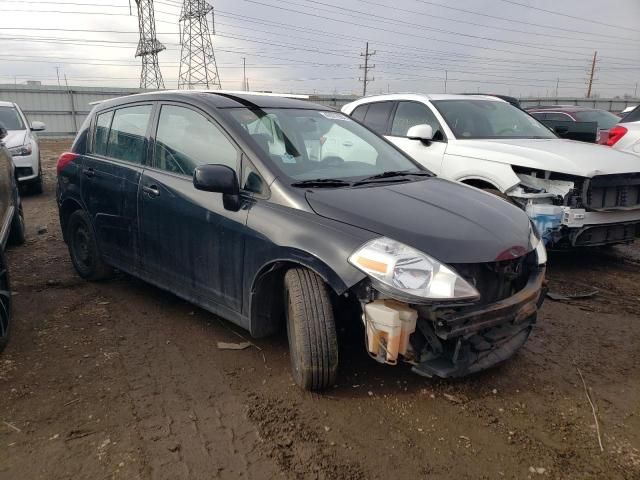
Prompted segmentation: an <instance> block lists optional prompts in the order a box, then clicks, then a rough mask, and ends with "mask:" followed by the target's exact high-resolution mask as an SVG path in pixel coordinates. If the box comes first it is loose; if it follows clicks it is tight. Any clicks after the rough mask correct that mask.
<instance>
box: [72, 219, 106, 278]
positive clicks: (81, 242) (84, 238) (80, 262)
mask: <svg viewBox="0 0 640 480" xmlns="http://www.w3.org/2000/svg"><path fill="white" fill-rule="evenodd" d="M67 239H68V241H69V254H70V255H71V262H72V263H73V266H74V267H75V269H76V271H77V272H78V274H79V275H80V276H81V277H82V278H84V279H86V280H103V279H105V278H109V277H110V276H111V274H112V273H113V269H112V268H111V267H110V266H109V265H108V264H107V263H106V262H105V261H104V260H103V259H102V254H101V253H100V250H99V249H98V242H97V240H96V236H95V234H94V232H93V227H92V226H91V220H90V219H89V215H88V214H87V212H85V211H84V210H76V211H75V212H73V213H72V214H71V216H70V217H69V221H68V222H67Z"/></svg>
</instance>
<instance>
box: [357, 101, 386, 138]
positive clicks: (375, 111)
mask: <svg viewBox="0 0 640 480" xmlns="http://www.w3.org/2000/svg"><path fill="white" fill-rule="evenodd" d="M392 108H393V102H377V103H370V104H369V108H368V109H367V113H366V115H365V117H364V124H365V125H366V126H367V127H369V128H370V129H371V130H373V131H374V132H376V133H378V134H380V135H386V134H387V131H388V127H389V117H390V116H391V109H392Z"/></svg>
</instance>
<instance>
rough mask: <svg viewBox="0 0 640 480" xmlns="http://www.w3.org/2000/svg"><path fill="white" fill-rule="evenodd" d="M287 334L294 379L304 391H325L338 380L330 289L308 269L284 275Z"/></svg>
mask: <svg viewBox="0 0 640 480" xmlns="http://www.w3.org/2000/svg"><path fill="white" fill-rule="evenodd" d="M284 289H285V311H286V320H287V336H288V338H289V352H290V356H291V370H292V374H293V379H294V380H295V382H296V383H297V384H298V385H299V386H300V387H302V388H304V389H305V390H322V389H324V388H327V387H329V386H331V385H333V384H334V383H335V380H336V376H337V372H338V340H337V336H336V325H335V321H334V317H333V309H332V306H331V299H330V297H329V290H328V288H327V285H326V284H325V283H324V281H323V280H322V279H321V278H320V277H319V276H318V275H316V274H315V273H314V272H312V271H310V270H307V269H305V268H294V269H291V270H289V271H288V272H287V274H286V275H285V278H284Z"/></svg>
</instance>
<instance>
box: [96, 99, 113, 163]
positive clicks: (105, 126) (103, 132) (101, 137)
mask: <svg viewBox="0 0 640 480" xmlns="http://www.w3.org/2000/svg"><path fill="white" fill-rule="evenodd" d="M112 118H113V110H112V111H110V112H104V113H100V114H99V115H98V116H97V117H96V128H95V136H94V140H93V148H92V149H91V150H92V152H93V153H95V154H97V155H106V154H107V140H108V139H109V129H110V128H111V119H112Z"/></svg>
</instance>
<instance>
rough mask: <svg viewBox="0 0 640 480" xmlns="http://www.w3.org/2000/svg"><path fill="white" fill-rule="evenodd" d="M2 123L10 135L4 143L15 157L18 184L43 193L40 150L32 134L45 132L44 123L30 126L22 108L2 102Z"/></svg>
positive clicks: (0, 105) (0, 118)
mask: <svg viewBox="0 0 640 480" xmlns="http://www.w3.org/2000/svg"><path fill="white" fill-rule="evenodd" d="M0 123H2V124H3V125H4V127H5V128H6V129H7V131H8V133H9V134H8V135H7V137H6V138H5V139H4V143H5V144H6V146H7V148H8V149H9V152H11V155H12V157H13V163H14V164H15V166H16V175H17V177H18V182H20V183H21V184H27V185H29V186H31V187H32V189H33V191H34V192H35V193H42V168H41V166H40V148H39V147H38V139H37V138H36V136H35V135H34V134H33V133H32V132H40V131H42V130H44V129H45V125H44V123H42V122H32V123H31V124H29V122H28V121H27V118H26V117H25V115H24V113H22V110H20V107H19V106H18V105H16V104H15V103H12V102H0Z"/></svg>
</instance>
